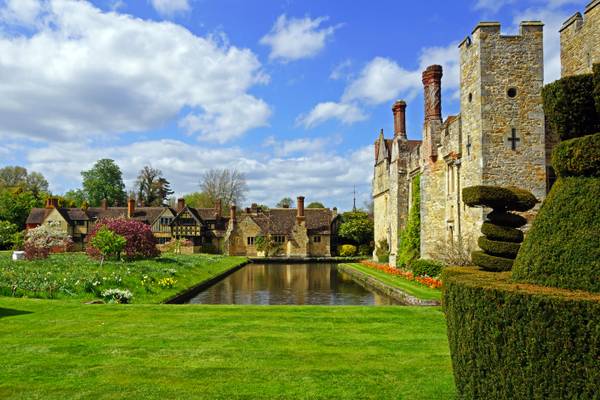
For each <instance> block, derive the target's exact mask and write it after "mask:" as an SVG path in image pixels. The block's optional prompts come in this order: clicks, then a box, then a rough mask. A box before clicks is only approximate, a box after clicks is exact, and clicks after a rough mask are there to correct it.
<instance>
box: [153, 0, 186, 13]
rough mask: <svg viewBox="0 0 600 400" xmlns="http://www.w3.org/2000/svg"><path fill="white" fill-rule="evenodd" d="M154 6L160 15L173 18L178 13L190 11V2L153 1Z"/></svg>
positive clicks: (179, 0) (180, 0) (172, 0)
mask: <svg viewBox="0 0 600 400" xmlns="http://www.w3.org/2000/svg"><path fill="white" fill-rule="evenodd" d="M151 1H152V6H153V7H154V9H155V10H156V11H157V12H158V13H159V14H160V15H165V16H172V15H174V14H177V13H182V12H187V11H190V9H191V7H190V2H189V0H151Z"/></svg>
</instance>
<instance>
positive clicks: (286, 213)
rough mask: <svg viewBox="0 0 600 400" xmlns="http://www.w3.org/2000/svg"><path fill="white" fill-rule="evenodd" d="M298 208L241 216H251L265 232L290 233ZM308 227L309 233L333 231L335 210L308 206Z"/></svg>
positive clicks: (274, 233)
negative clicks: (332, 224)
mask: <svg viewBox="0 0 600 400" xmlns="http://www.w3.org/2000/svg"><path fill="white" fill-rule="evenodd" d="M297 212H298V211H297V209H295V208H272V209H270V210H269V211H266V212H259V213H257V214H252V213H251V214H246V213H243V214H242V216H241V217H240V219H241V218H244V217H249V218H251V219H252V220H253V221H254V222H255V223H256V224H257V225H258V226H259V227H260V228H261V230H262V231H263V232H264V233H267V232H268V233H270V234H272V235H290V234H291V233H292V230H293V229H294V226H295V224H296V215H297ZM304 217H305V221H306V229H307V230H308V232H309V234H316V233H322V234H329V233H331V222H332V220H333V212H332V211H331V210H330V209H328V208H307V209H305V210H304Z"/></svg>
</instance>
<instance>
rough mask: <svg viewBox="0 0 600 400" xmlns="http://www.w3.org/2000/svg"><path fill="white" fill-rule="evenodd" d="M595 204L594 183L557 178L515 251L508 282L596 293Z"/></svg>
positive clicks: (599, 281)
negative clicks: (513, 280) (511, 278)
mask: <svg viewBox="0 0 600 400" xmlns="http://www.w3.org/2000/svg"><path fill="white" fill-rule="evenodd" d="M599 199H600V179H599V178H592V177H565V178H559V179H558V180H557V181H556V183H555V184H554V186H552V189H551V190H550V193H549V194H548V196H547V197H546V200H545V201H544V204H543V205H542V207H541V209H540V211H539V213H538V215H537V217H536V219H535V220H534V222H533V225H532V227H531V229H530V230H529V233H528V234H527V237H526V238H525V241H524V242H523V245H522V246H521V250H520V251H519V254H518V256H517V259H516V261H515V268H514V271H513V274H514V278H515V279H516V280H518V281H523V282H531V283H537V284H542V285H549V286H555V287H561V288H568V289H583V290H589V291H593V292H600V246H599V245H598V238H600V206H599Z"/></svg>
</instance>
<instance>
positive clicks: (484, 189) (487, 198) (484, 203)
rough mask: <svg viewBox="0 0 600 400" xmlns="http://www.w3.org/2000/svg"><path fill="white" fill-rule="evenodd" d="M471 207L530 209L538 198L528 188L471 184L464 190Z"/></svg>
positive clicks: (463, 194)
mask: <svg viewBox="0 0 600 400" xmlns="http://www.w3.org/2000/svg"><path fill="white" fill-rule="evenodd" d="M462 198H463V202H464V203H465V204H466V205H467V206H469V207H489V208H493V209H494V210H495V211H528V210H531V209H532V208H533V207H535V205H536V203H537V202H538V200H537V199H536V198H535V196H534V195H533V194H531V193H530V192H529V191H527V190H523V189H519V188H516V187H501V186H469V187H466V188H464V189H463V191H462Z"/></svg>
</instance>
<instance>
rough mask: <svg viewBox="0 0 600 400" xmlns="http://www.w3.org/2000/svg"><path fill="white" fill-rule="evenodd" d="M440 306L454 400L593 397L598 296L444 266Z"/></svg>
mask: <svg viewBox="0 0 600 400" xmlns="http://www.w3.org/2000/svg"><path fill="white" fill-rule="evenodd" d="M442 276H443V282H444V286H443V307H444V312H445V313H446V321H447V325H448V341H449V345H450V351H451V354H452V364H453V371H454V377H455V383H456V387H457V391H458V396H457V398H460V399H511V400H518V399H527V400H529V399H545V400H546V399H547V400H552V399H557V400H558V399H561V400H562V399H597V398H598V396H599V394H600V295H593V294H589V293H588V294H586V293H582V292H571V291H568V290H564V289H551V288H545V287H541V286H532V285H524V284H515V283H513V282H511V280H510V273H509V272H503V273H491V272H483V271H478V270H476V269H473V268H448V269H445V270H444V272H443V274H442Z"/></svg>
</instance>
